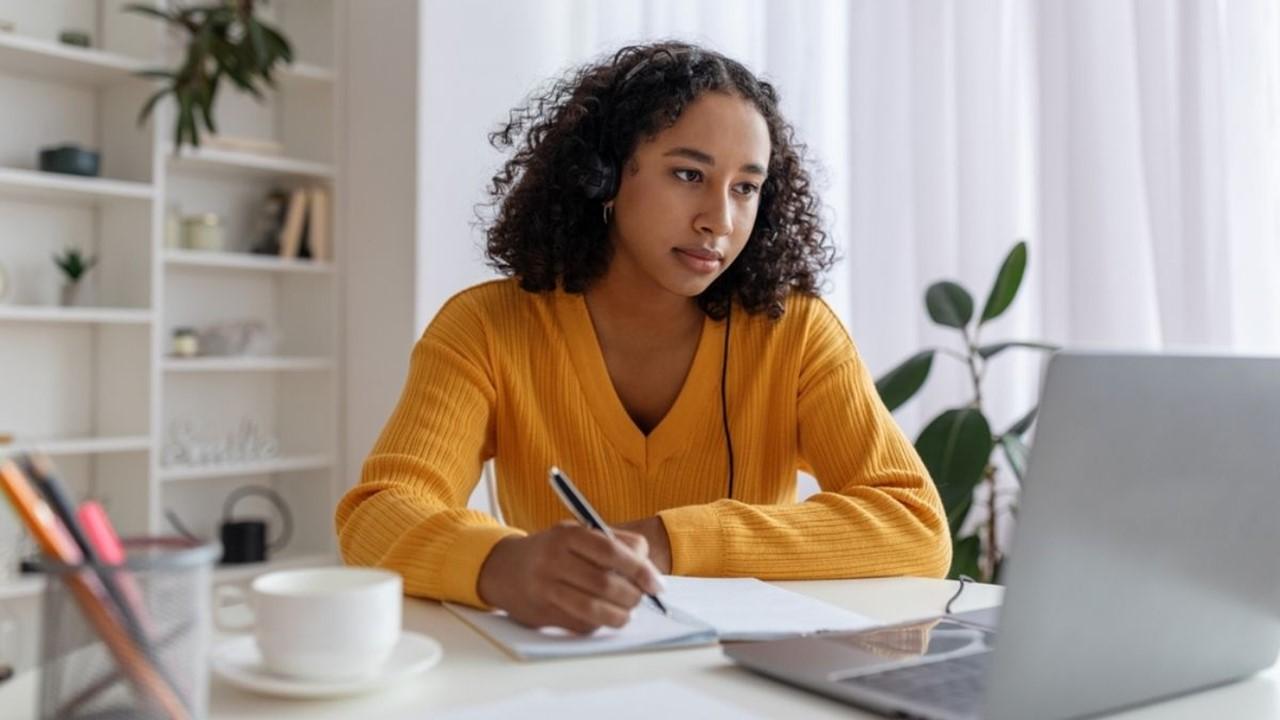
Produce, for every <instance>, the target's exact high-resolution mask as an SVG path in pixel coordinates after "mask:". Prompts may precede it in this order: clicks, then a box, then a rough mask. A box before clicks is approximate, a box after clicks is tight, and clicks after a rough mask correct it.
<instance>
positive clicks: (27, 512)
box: [0, 460, 190, 720]
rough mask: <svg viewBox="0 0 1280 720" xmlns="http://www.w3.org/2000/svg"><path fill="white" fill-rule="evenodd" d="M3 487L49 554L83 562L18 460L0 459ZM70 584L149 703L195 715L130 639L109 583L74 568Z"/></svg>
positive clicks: (180, 718)
mask: <svg viewBox="0 0 1280 720" xmlns="http://www.w3.org/2000/svg"><path fill="white" fill-rule="evenodd" d="M0 487H3V488H4V492H5V495H6V496H7V497H8V498H9V502H10V503H11V504H12V505H13V508H14V510H15V511H16V512H17V513H18V517H20V518H21V519H22V522H23V523H24V524H25V525H26V526H27V529H28V530H29V531H30V532H31V535H32V537H34V538H35V540H36V543H37V544H39V545H40V549H41V550H42V551H44V553H45V554H46V555H48V556H49V557H51V558H53V559H54V560H57V561H58V562H60V563H62V564H64V565H78V564H80V563H81V562H82V561H83V556H82V555H81V553H80V548H79V547H77V546H76V544H75V541H74V540H72V538H71V536H70V535H69V534H67V530H66V528H64V527H63V526H62V522H61V521H60V520H58V518H57V517H56V516H55V515H54V514H53V510H51V509H50V508H49V506H48V505H47V504H46V503H45V502H44V500H43V499H42V498H41V497H40V496H39V495H38V494H37V493H36V491H35V489H34V488H32V487H31V482H30V481H29V480H28V479H27V477H26V475H25V474H23V472H22V470H21V469H19V468H18V466H17V465H16V464H14V462H13V461H12V460H4V461H2V462H0ZM66 581H67V587H68V589H70V590H71V594H72V595H73V596H74V597H75V599H76V601H77V603H79V605H80V609H81V610H82V611H83V612H84V615H85V618H86V619H87V620H89V622H90V624H91V625H93V628H94V630H95V631H97V633H98V635H99V637H101V638H102V640H103V642H105V643H106V645H107V648H108V649H109V650H110V651H111V654H112V655H113V656H114V657H115V659H116V662H117V663H118V664H119V665H120V667H121V669H123V670H124V672H125V674H126V675H128V677H129V679H130V681H131V682H132V684H133V687H134V688H135V689H136V690H137V691H138V692H139V693H140V695H141V697H142V699H143V700H144V702H146V703H147V704H155V705H158V706H159V708H160V709H161V710H162V711H163V712H164V713H165V715H167V716H168V717H170V718H173V719H174V720H186V719H187V718H189V717H190V713H189V712H188V711H187V708H186V706H185V705H184V704H183V702H182V699H181V698H180V697H178V695H177V693H176V692H175V691H174V689H173V688H172V687H170V686H169V684H168V683H167V682H165V680H164V678H163V677H161V675H160V674H159V673H158V672H157V670H156V668H155V667H153V666H152V665H151V663H150V662H149V661H148V660H147V658H146V656H145V655H144V654H143V652H142V651H141V649H140V648H138V646H137V645H135V644H134V643H133V641H132V640H130V638H129V636H128V634H127V633H126V632H125V630H124V628H123V627H121V625H120V623H119V622H118V621H117V620H116V618H114V617H113V616H112V615H111V612H110V610H109V609H108V606H107V605H106V603H105V597H104V591H103V588H102V587H101V586H100V585H99V584H98V582H97V579H96V578H95V577H94V576H92V575H88V574H81V573H73V574H69V575H67V576H66Z"/></svg>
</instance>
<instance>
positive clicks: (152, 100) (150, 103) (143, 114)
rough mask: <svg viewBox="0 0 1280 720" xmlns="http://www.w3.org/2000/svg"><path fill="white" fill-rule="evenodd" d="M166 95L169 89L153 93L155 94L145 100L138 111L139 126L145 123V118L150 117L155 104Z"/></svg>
mask: <svg viewBox="0 0 1280 720" xmlns="http://www.w3.org/2000/svg"><path fill="white" fill-rule="evenodd" d="M168 94H169V88H165V89H163V90H157V91H155V93H154V94H152V96H151V97H149V98H147V101H146V102H145V103H143V104H142V110H139V111H138V124H139V125H142V124H144V123H146V122H147V118H149V117H151V113H152V112H153V111H154V110H155V109H156V103H158V102H160V99H161V98H163V97H164V96H165V95H168Z"/></svg>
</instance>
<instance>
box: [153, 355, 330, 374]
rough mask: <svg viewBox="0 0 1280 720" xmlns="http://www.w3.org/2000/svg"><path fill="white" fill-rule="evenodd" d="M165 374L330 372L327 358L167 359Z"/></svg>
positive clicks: (165, 360)
mask: <svg viewBox="0 0 1280 720" xmlns="http://www.w3.org/2000/svg"><path fill="white" fill-rule="evenodd" d="M163 367H164V371H165V372H290V371H314V370H328V369H330V368H332V367H333V361H332V360H330V359H329V358H327V357H207V358H200V357H198V358H190V359H188V358H165V359H164V365H163Z"/></svg>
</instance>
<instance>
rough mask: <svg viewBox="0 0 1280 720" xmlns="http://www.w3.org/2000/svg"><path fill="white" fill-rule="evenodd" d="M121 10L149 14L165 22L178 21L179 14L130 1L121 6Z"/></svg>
mask: <svg viewBox="0 0 1280 720" xmlns="http://www.w3.org/2000/svg"><path fill="white" fill-rule="evenodd" d="M121 12H127V13H136V14H138V15H149V16H151V17H153V18H158V19H160V20H164V21H165V22H176V21H177V16H176V15H170V14H169V13H167V12H165V11H163V10H161V9H159V8H157V7H154V6H152V5H143V4H141V3H130V4H129V5H125V6H124V7H123V8H121Z"/></svg>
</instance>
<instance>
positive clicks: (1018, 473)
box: [1000, 434, 1030, 485]
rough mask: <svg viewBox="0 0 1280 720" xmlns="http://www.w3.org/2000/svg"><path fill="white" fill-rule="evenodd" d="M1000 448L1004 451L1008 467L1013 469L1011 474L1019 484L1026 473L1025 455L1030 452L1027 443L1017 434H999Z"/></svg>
mask: <svg viewBox="0 0 1280 720" xmlns="http://www.w3.org/2000/svg"><path fill="white" fill-rule="evenodd" d="M1000 449H1001V450H1003V451H1004V457H1005V459H1006V460H1008V461H1009V467H1010V468H1012V469H1013V475H1014V477H1016V478H1018V484H1019V485H1021V484H1022V479H1023V478H1024V477H1026V474H1027V455H1028V453H1029V452H1030V451H1029V449H1028V448H1027V444H1026V443H1025V442H1023V441H1022V438H1020V437H1018V436H1017V435H1008V434H1006V435H1001V436H1000Z"/></svg>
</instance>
